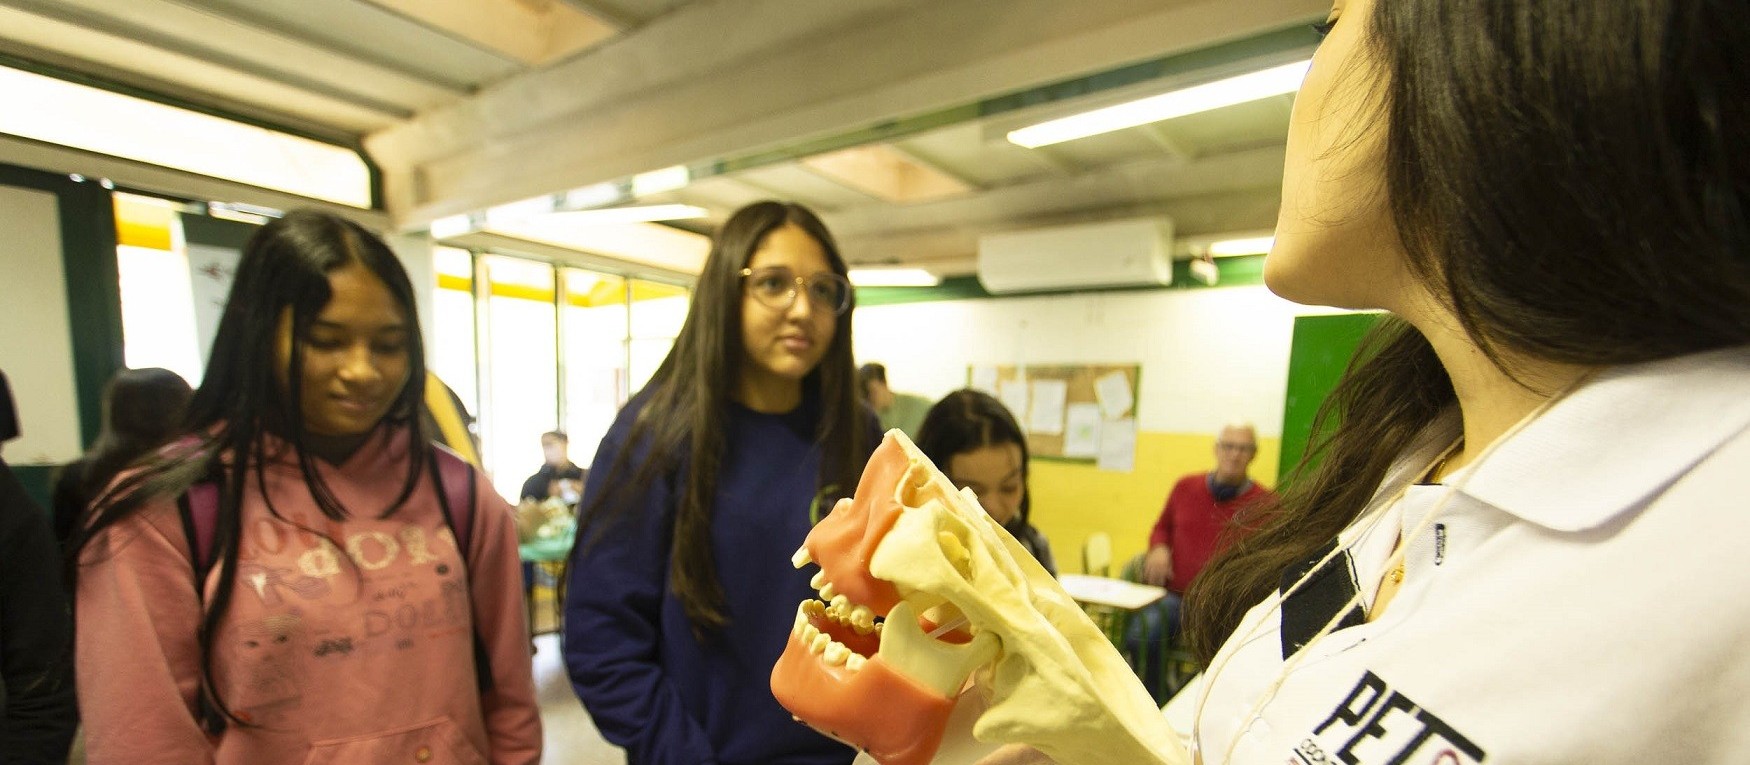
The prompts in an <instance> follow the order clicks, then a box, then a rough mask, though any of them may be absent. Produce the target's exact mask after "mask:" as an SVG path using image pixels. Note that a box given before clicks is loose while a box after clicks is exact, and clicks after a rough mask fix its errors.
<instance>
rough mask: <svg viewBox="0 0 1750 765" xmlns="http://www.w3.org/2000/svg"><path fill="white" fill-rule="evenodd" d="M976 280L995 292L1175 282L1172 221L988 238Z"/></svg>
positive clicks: (1131, 222)
mask: <svg viewBox="0 0 1750 765" xmlns="http://www.w3.org/2000/svg"><path fill="white" fill-rule="evenodd" d="M978 281H979V283H980V284H983V285H984V288H985V289H986V290H988V291H990V292H993V293H1004V292H1040V291H1048V290H1050V291H1055V290H1067V289H1082V288H1089V287H1129V286H1142V285H1163V284H1171V283H1173V220H1172V219H1171V218H1164V217H1157V218H1130V219H1126V220H1115V221H1105V222H1102V223H1086V224H1081V225H1075V226H1057V227H1052V228H1036V229H1028V230H1025V231H1008V232H1003V233H999V234H988V235H985V236H981V237H979V239H978Z"/></svg>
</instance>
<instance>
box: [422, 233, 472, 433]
mask: <svg viewBox="0 0 1750 765" xmlns="http://www.w3.org/2000/svg"><path fill="white" fill-rule="evenodd" d="M432 266H433V270H435V271H436V272H437V287H438V288H437V293H436V294H435V295H433V297H432V312H431V314H432V325H433V326H432V331H433V332H434V333H435V336H433V337H428V338H426V339H425V343H426V354H425V355H426V358H428V359H430V363H431V371H432V372H433V373H435V374H436V375H437V376H438V379H440V380H443V381H444V383H445V384H446V385H449V386H450V390H453V391H455V392H456V395H457V396H460V397H461V399H462V405H463V406H466V407H468V411H469V412H470V413H472V414H474V415H475V416H479V414H480V381H479V370H478V369H477V368H476V365H475V363H474V360H475V358H476V355H475V351H474V327H475V316H474V254H473V253H471V252H469V251H467V250H462V249H457V248H455V247H433V248H432Z"/></svg>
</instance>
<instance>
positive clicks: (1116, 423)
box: [968, 364, 1142, 470]
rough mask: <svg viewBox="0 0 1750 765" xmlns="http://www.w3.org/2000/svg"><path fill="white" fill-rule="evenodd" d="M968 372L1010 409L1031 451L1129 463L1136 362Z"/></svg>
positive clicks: (1138, 371)
mask: <svg viewBox="0 0 1750 765" xmlns="http://www.w3.org/2000/svg"><path fill="white" fill-rule="evenodd" d="M968 376H969V378H970V380H969V382H970V384H971V386H972V387H974V388H977V389H980V390H983V391H985V392H987V393H990V394H991V395H994V396H996V397H997V399H998V400H1000V401H1002V402H1003V405H1004V406H1006V407H1008V408H1009V411H1010V412H1011V413H1013V414H1014V415H1015V419H1016V420H1017V421H1018V422H1020V424H1021V428H1022V430H1025V431H1026V432H1027V450H1028V451H1029V452H1031V453H1032V455H1033V456H1034V457H1046V458H1053V459H1068V460H1086V461H1090V462H1092V461H1098V462H1100V463H1101V466H1102V467H1111V468H1112V469H1123V470H1128V469H1129V467H1128V465H1126V464H1123V463H1126V462H1128V461H1129V459H1130V456H1131V455H1133V454H1134V451H1135V441H1136V402H1137V393H1138V390H1139V389H1138V385H1139V383H1140V380H1141V376H1142V366H1141V365H1140V364H1075V365H1060V366H1048V365H1040V366H1035V365H1029V366H1025V367H1021V366H986V367H971V368H970V369H969V370H968ZM1108 463H1111V464H1108Z"/></svg>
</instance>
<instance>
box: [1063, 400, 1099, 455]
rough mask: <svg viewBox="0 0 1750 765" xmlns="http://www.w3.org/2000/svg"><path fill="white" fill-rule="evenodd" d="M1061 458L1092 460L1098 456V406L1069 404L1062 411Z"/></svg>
mask: <svg viewBox="0 0 1750 765" xmlns="http://www.w3.org/2000/svg"><path fill="white" fill-rule="evenodd" d="M1063 456H1065V457H1073V458H1078V459H1092V458H1095V457H1098V456H1100V405H1099V404H1070V405H1069V407H1068V408H1067V409H1065V410H1064V427H1063Z"/></svg>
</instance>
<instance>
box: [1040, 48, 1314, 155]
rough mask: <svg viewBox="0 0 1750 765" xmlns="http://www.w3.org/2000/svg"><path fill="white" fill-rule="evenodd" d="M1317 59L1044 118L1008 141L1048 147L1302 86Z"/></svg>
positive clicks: (1251, 99)
mask: <svg viewBox="0 0 1750 765" xmlns="http://www.w3.org/2000/svg"><path fill="white" fill-rule="evenodd" d="M1311 65H1312V60H1311V59H1308V60H1306V61H1297V62H1295V63H1292V64H1283V65H1282V66H1277V67H1272V68H1270V69H1265V70H1263V71H1261V72H1252V73H1251V74H1242V75H1240V76H1238V77H1229V78H1227V79H1225V80H1216V81H1215V82H1209V83H1204V84H1202V85H1196V86H1193V87H1189V88H1184V89H1182V90H1175V91H1172V92H1170V93H1162V94H1161V95H1158V96H1150V97H1148V98H1144V99H1141V100H1138V101H1131V102H1129V103H1123V104H1118V105H1116V106H1108V107H1106V108H1104V109H1095V110H1093V111H1091V112H1083V113H1081V114H1076V115H1072V116H1069V117H1064V118H1062V119H1055V120H1051V121H1049V122H1041V123H1039V124H1037V125H1030V126H1028V127H1024V128H1021V129H1019V130H1013V131H1010V132H1009V141H1010V142H1011V143H1015V144H1018V145H1021V146H1025V147H1027V148H1029V149H1033V148H1038V147H1040V146H1048V145H1050V144H1054V143H1063V142H1064V141H1073V140H1075V139H1077V138H1086V137H1088V136H1091V135H1099V134H1101V133H1110V132H1112V131H1114V130H1123V129H1125V128H1132V127H1136V126H1137V125H1146V124H1148V123H1150V122H1159V121H1161V120H1169V119H1172V118H1174V117H1183V116H1185V115H1187V114H1196V113H1198V112H1206V111H1209V110H1211V109H1220V108H1222V107H1224V106H1233V105H1234V104H1243V103H1245V102H1247V101H1256V100H1258V99H1260V98H1269V97H1270V96H1278V95H1282V94H1284V93H1293V92H1295V91H1297V90H1299V89H1300V83H1301V81H1302V80H1304V79H1306V71H1307V68H1308V67H1310V66H1311Z"/></svg>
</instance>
